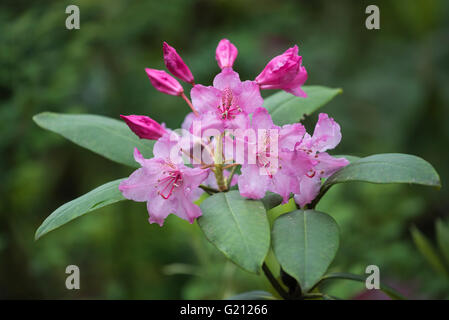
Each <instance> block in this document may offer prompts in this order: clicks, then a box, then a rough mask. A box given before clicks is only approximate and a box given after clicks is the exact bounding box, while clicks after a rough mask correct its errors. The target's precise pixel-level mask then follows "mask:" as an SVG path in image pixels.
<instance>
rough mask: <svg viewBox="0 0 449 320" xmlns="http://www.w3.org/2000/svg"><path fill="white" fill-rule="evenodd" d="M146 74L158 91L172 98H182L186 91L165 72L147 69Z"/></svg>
mask: <svg viewBox="0 0 449 320" xmlns="http://www.w3.org/2000/svg"><path fill="white" fill-rule="evenodd" d="M145 72H146V73H147V75H148V78H150V82H151V84H152V85H153V87H155V88H156V90H158V91H160V92H162V93H166V94H169V95H172V96H180V95H181V94H182V93H183V92H184V89H183V88H182V86H181V84H180V83H179V82H178V80H176V79H175V78H173V77H172V76H171V75H169V74H168V73H167V72H165V71H164V70H156V69H150V68H146V69H145Z"/></svg>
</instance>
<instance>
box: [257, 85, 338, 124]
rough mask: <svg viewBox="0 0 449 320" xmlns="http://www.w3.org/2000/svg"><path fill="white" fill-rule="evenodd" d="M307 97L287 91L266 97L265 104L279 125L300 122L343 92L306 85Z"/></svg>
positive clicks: (304, 88)
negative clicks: (297, 95)
mask: <svg viewBox="0 0 449 320" xmlns="http://www.w3.org/2000/svg"><path fill="white" fill-rule="evenodd" d="M302 88H303V90H304V91H305V92H306V93H307V98H301V97H296V96H294V95H292V94H290V93H287V92H285V91H280V92H277V93H275V94H273V95H271V96H269V97H268V98H266V99H265V101H264V104H263V106H264V107H265V108H266V109H267V110H268V111H269V112H270V114H271V117H272V118H273V122H274V123H275V124H277V125H279V126H282V125H284V124H288V123H295V122H299V121H300V120H302V119H303V118H304V116H308V115H310V114H312V113H313V112H314V111H316V110H318V109H319V108H321V107H322V106H324V105H325V104H326V103H328V102H329V101H331V100H332V99H333V98H334V97H335V96H336V95H338V94H340V93H342V92H343V91H342V90H341V89H332V88H327V87H321V86H304V87H302Z"/></svg>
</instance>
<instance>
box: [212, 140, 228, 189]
mask: <svg viewBox="0 0 449 320" xmlns="http://www.w3.org/2000/svg"><path fill="white" fill-rule="evenodd" d="M215 139H217V142H216V145H215V153H214V163H215V168H214V173H215V179H217V185H218V190H220V191H225V190H226V189H227V188H226V184H225V180H224V177H223V133H222V134H220V135H219V136H216V137H215Z"/></svg>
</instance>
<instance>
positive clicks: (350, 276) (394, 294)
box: [315, 273, 404, 300]
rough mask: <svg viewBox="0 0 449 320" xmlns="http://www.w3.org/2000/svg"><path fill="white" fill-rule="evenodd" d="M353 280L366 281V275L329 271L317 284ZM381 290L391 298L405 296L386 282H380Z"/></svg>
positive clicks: (402, 297)
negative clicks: (328, 281)
mask: <svg viewBox="0 0 449 320" xmlns="http://www.w3.org/2000/svg"><path fill="white" fill-rule="evenodd" d="M334 279H335V280H338V279H341V280H353V281H359V282H363V283H365V282H366V276H359V275H356V274H351V273H329V274H327V275H325V276H324V277H322V278H321V279H320V281H319V282H318V283H317V284H316V285H315V287H316V286H318V285H320V284H321V283H323V282H325V281H327V280H334ZM380 290H382V291H383V292H385V293H386V294H387V295H388V296H389V297H390V298H392V299H395V300H403V299H404V296H403V295H402V294H400V293H399V292H397V291H396V290H395V289H393V288H392V287H390V286H387V285H386V284H384V283H382V282H381V283H380Z"/></svg>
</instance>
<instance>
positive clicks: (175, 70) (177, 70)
mask: <svg viewBox="0 0 449 320" xmlns="http://www.w3.org/2000/svg"><path fill="white" fill-rule="evenodd" d="M162 50H163V52H164V62H165V65H166V66H167V69H168V71H170V72H171V74H172V75H174V76H175V77H178V78H179V79H181V80H182V81H185V82H188V83H192V84H193V83H194V81H193V75H192V72H190V69H189V67H187V65H186V64H185V63H184V61H183V60H182V58H181V57H180V56H179V54H178V53H177V52H176V50H175V48H173V47H171V46H169V45H168V43H167V42H164V44H163V46H162Z"/></svg>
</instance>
